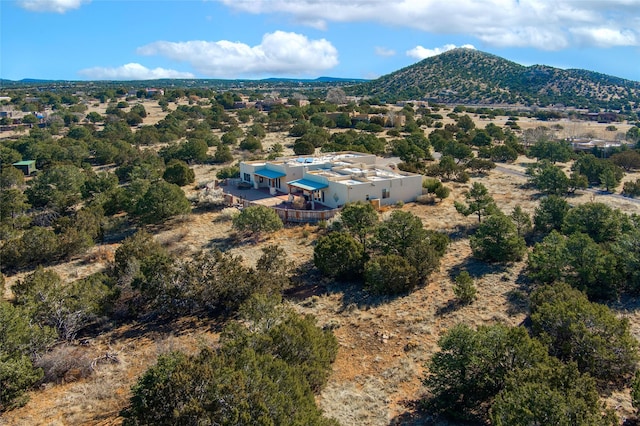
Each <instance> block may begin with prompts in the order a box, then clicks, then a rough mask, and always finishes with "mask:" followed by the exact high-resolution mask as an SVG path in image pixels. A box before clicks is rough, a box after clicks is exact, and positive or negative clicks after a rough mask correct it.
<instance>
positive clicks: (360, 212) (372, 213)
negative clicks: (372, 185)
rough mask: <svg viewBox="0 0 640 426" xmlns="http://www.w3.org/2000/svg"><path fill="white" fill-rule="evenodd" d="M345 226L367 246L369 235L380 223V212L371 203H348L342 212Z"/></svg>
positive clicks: (341, 218) (341, 217) (341, 216)
mask: <svg viewBox="0 0 640 426" xmlns="http://www.w3.org/2000/svg"><path fill="white" fill-rule="evenodd" d="M340 221H341V223H342V226H343V228H344V229H345V230H346V231H347V232H349V233H350V234H351V235H352V236H353V237H355V238H357V239H358V241H359V242H360V243H361V244H362V245H363V247H365V250H366V243H367V237H368V236H369V234H370V233H371V232H372V231H373V230H374V229H375V226H376V225H377V224H378V213H377V212H376V209H375V208H374V207H373V205H372V204H370V203H363V202H361V201H358V202H357V203H347V204H346V205H345V206H344V208H343V209H342V211H341V212H340Z"/></svg>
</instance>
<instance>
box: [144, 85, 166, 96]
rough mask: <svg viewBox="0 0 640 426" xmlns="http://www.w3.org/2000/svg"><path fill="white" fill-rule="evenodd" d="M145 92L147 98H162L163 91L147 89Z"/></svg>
mask: <svg viewBox="0 0 640 426" xmlns="http://www.w3.org/2000/svg"><path fill="white" fill-rule="evenodd" d="M145 92H146V93H147V97H149V98H151V97H153V96H155V95H158V94H159V95H160V96H164V89H156V88H151V87H150V88H147V89H145Z"/></svg>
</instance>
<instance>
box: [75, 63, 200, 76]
mask: <svg viewBox="0 0 640 426" xmlns="http://www.w3.org/2000/svg"><path fill="white" fill-rule="evenodd" d="M78 74H80V75H82V76H84V77H86V78H88V79H90V80H157V79H159V78H194V77H195V76H194V75H193V74H192V73H190V72H181V71H176V70H168V69H165V68H154V69H149V68H147V67H145V66H143V65H140V64H137V63H135V62H132V63H129V64H126V65H123V66H121V67H117V68H103V67H94V68H86V69H83V70H80V71H78Z"/></svg>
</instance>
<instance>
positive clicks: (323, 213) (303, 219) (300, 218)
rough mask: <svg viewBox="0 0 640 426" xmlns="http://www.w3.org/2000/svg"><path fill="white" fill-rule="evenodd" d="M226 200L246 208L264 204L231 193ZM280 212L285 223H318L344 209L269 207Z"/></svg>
mask: <svg viewBox="0 0 640 426" xmlns="http://www.w3.org/2000/svg"><path fill="white" fill-rule="evenodd" d="M224 197H225V202H226V204H227V205H228V206H234V207H238V208H241V209H242V208H246V207H250V206H263V205H264V204H260V203H256V202H255V201H249V200H244V199H240V198H237V197H234V196H233V195H231V194H225V196H224ZM269 208H270V209H273V210H275V211H276V213H278V216H280V219H282V221H283V222H285V223H317V222H320V221H321V220H328V219H331V218H332V217H334V216H335V215H336V213H338V212H339V211H340V210H342V209H331V210H298V209H283V208H281V207H269Z"/></svg>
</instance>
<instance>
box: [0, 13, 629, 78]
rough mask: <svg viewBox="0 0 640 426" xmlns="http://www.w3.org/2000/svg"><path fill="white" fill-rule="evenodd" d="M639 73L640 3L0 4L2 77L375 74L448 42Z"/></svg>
mask: <svg viewBox="0 0 640 426" xmlns="http://www.w3.org/2000/svg"><path fill="white" fill-rule="evenodd" d="M459 46H468V47H474V48H476V49H479V50H482V51H485V52H489V53H493V54H496V55H499V56H502V57H504V58H506V59H509V60H512V61H514V62H518V63H520V64H523V65H532V64H545V65H551V66H555V67H560V68H583V69H588V70H592V71H598V72H602V73H605V74H610V75H615V76H618V77H623V78H627V79H631V80H636V81H640V0H484V1H483V0H438V1H433V0H137V1H136V0H133V1H127V0H0V77H1V78H5V79H11V80H20V79H23V78H38V79H64V80H135V79H153V78H231V79H233V78H252V79H253V78H266V77H300V78H316V77H319V76H332V77H351V78H376V77H379V76H381V75H384V74H388V73H390V72H393V71H395V70H398V69H400V68H402V67H405V66H408V65H411V64H413V63H415V62H417V61H419V60H421V59H424V58H426V57H428V56H431V55H434V54H437V53H439V52H442V51H445V50H447V49H450V48H452V47H459Z"/></svg>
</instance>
